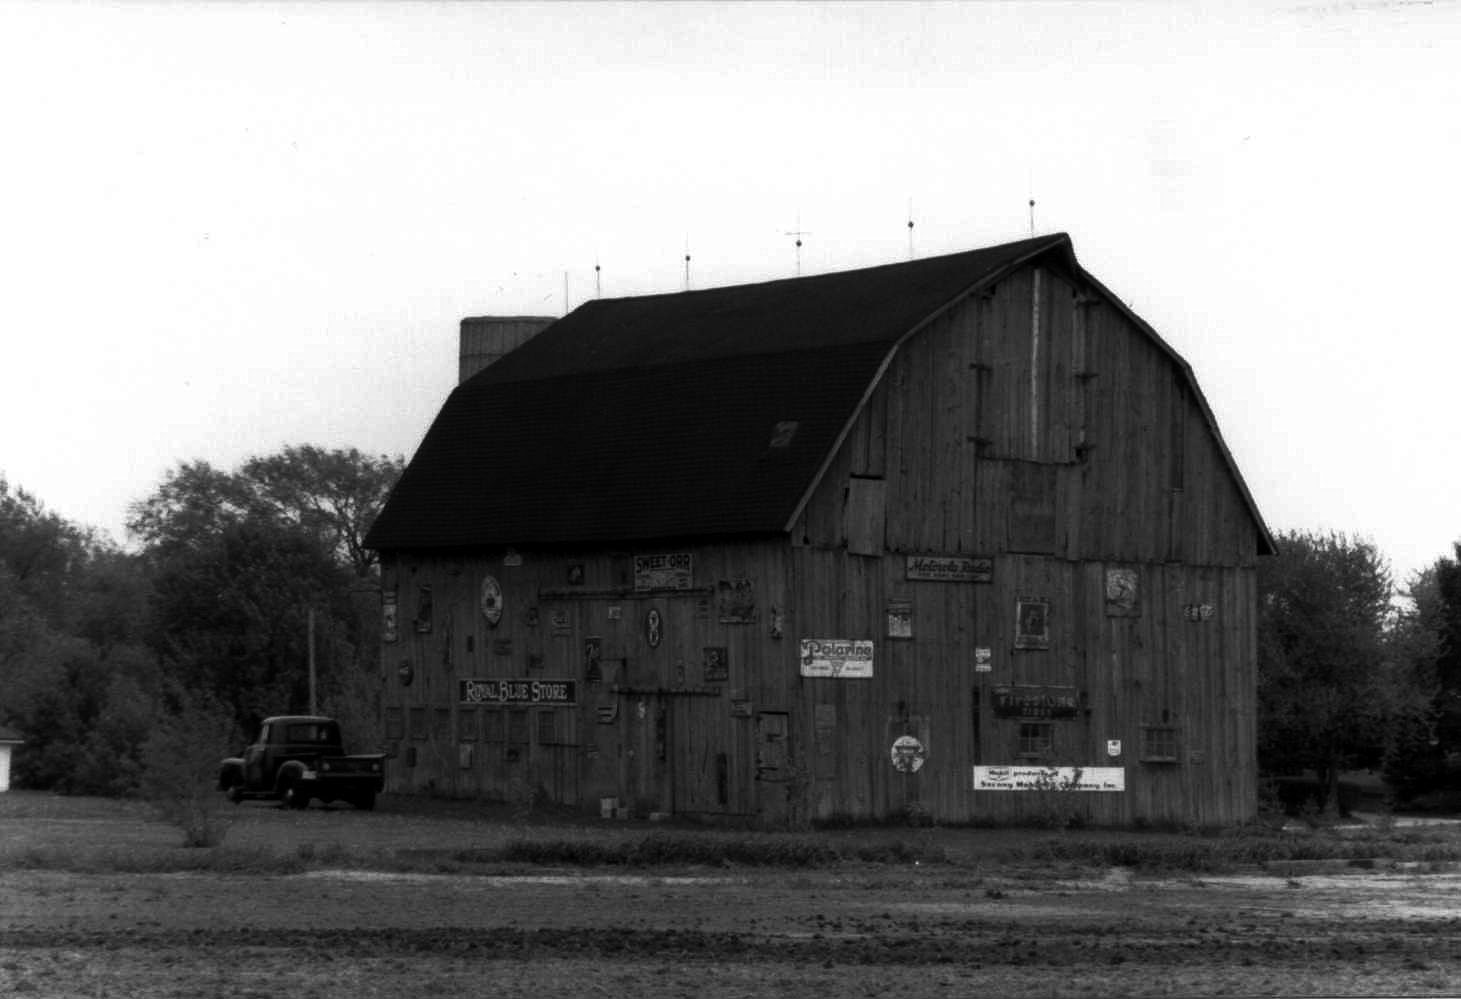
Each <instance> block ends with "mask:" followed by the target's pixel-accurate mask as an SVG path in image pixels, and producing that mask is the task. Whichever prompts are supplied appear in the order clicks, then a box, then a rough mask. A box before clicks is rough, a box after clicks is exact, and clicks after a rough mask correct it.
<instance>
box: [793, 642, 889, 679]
mask: <svg viewBox="0 0 1461 999" xmlns="http://www.w3.org/2000/svg"><path fill="white" fill-rule="evenodd" d="M801 664H802V676H831V677H840V678H853V679H864V678H867V677H871V676H872V675H873V643H872V640H871V639H845V638H803V639H802V640H801Z"/></svg>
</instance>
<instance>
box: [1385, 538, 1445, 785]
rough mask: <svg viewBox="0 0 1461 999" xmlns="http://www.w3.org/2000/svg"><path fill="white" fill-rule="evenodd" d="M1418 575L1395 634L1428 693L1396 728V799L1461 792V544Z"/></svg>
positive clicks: (1391, 772)
mask: <svg viewBox="0 0 1461 999" xmlns="http://www.w3.org/2000/svg"><path fill="white" fill-rule="evenodd" d="M1454 552H1455V557H1454V558H1452V557H1442V558H1439V559H1437V560H1436V561H1435V562H1434V563H1432V564H1431V565H1429V566H1427V567H1426V568H1425V569H1422V570H1421V571H1420V572H1418V573H1416V575H1415V576H1414V578H1413V579H1412V580H1411V581H1410V585H1409V587H1408V591H1407V594H1406V595H1407V597H1408V598H1409V603H1410V607H1409V608H1408V609H1407V610H1406V611H1405V613H1404V614H1403V615H1402V616H1401V627H1400V628H1399V629H1398V631H1400V633H1401V634H1402V635H1403V636H1404V639H1405V643H1406V644H1405V652H1406V655H1405V658H1406V660H1407V661H1408V662H1409V663H1410V664H1411V667H1410V668H1411V670H1412V671H1413V673H1414V675H1415V676H1416V677H1418V678H1419V682H1420V684H1421V685H1422V686H1423V688H1424V690H1425V691H1426V695H1427V696H1426V697H1425V700H1424V704H1423V705H1422V707H1421V708H1420V709H1419V710H1416V711H1414V712H1412V713H1411V715H1410V716H1409V717H1407V718H1406V719H1405V722H1404V724H1402V725H1401V726H1398V731H1397V744H1396V747H1395V752H1394V753H1393V754H1392V759H1391V761H1390V764H1389V765H1388V766H1387V776H1388V777H1389V778H1390V780H1391V782H1392V783H1393V784H1394V785H1395V787H1396V789H1397V792H1398V794H1399V796H1400V797H1401V798H1403V799H1410V798H1414V797H1416V796H1419V795H1421V794H1424V793H1426V792H1429V791H1435V790H1441V789H1451V788H1456V787H1458V786H1461V543H1458V544H1456V545H1455V546H1454Z"/></svg>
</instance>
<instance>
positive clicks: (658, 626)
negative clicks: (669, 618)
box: [644, 607, 665, 649]
mask: <svg viewBox="0 0 1461 999" xmlns="http://www.w3.org/2000/svg"><path fill="white" fill-rule="evenodd" d="M664 637H665V619H664V618H663V617H661V616H660V612H659V609H658V608H656V607H651V608H650V609H649V613H648V614H645V615H644V639H645V641H647V642H649V647H650V648H651V649H657V648H659V643H660V641H661V640H662V639H663V638H664Z"/></svg>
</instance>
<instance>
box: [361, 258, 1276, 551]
mask: <svg viewBox="0 0 1461 999" xmlns="http://www.w3.org/2000/svg"><path fill="white" fill-rule="evenodd" d="M1037 258H1054V259H1053V261H1052V262H1053V263H1056V264H1057V265H1058V266H1060V267H1061V268H1062V269H1064V270H1066V271H1068V272H1071V273H1073V274H1077V275H1079V276H1080V277H1081V279H1082V280H1086V281H1089V282H1090V283H1091V285H1092V286H1093V287H1095V288H1098V289H1100V290H1101V291H1102V292H1103V293H1105V289H1104V288H1101V286H1100V285H1099V282H1095V281H1094V280H1093V279H1090V278H1089V275H1086V274H1085V272H1084V271H1082V270H1081V269H1080V267H1079V265H1078V264H1077V263H1076V261H1075V254H1074V250H1073V249H1072V247H1071V242H1070V238H1069V237H1068V236H1066V235H1065V234H1063V233H1062V234H1056V235H1051V236H1042V237H1038V238H1034V239H1027V240H1020V241H1019V242H1014V243H1007V244H1003V245H1000V246H993V247H987V248H984V249H978V250H970V251H967V252H964V253H956V254H950V255H946V256H939V257H931V258H926V259H922V260H916V261H910V262H906V263H897V264H887V265H884V266H880V267H869V268H864V269H860V270H852V271H842V272H838V273H834V274H823V275H817V276H813V277H803V278H793V279H787V280H781V281H768V282H764V283H760V284H750V285H737V286H732V287H724V288H711V289H707V290H703V291H687V292H678V293H673V294H664V295H649V296H643V297H635V298H621V299H600V300H596V301H590V302H587V303H585V304H584V305H582V306H580V307H579V308H577V309H575V310H574V311H573V312H571V313H570V314H569V315H567V316H565V317H564V318H562V319H560V320H559V321H558V322H556V323H553V324H552V325H551V326H549V327H548V328H547V329H545V330H543V331H542V332H541V333H539V334H538V335H537V336H536V337H534V338H533V339H531V340H529V341H528V342H527V343H525V344H523V345H522V346H521V347H518V348H517V349H516V350H514V351H513V352H511V353H509V354H507V355H506V356H505V357H503V358H502V359H501V360H499V361H498V362H497V363H496V364H493V365H492V366H490V367H488V368H486V369H485V370H483V371H481V372H480V373H478V374H477V375H475V376H473V377H472V378H470V379H468V380H467V381H465V382H463V383H462V384H461V385H459V386H457V388H456V389H455V390H454V391H453V392H452V393H451V395H450V397H449V398H448V399H447V401H446V403H445V405H443V407H442V409H441V412H440V413H439V414H438V416H437V418H436V420H435V422H434V423H433V424H432V426H431V428H430V430H429V431H428V432H427V434H426V437H425V439H424V440H423V442H422V444H421V447H420V449H419V450H418V451H417V453H416V455H415V457H414V458H413V459H412V460H411V462H410V464H409V465H408V466H407V468H406V471H405V473H404V475H402V477H401V480H400V482H399V483H398V484H397V486H396V488H395V490H394V491H393V493H392V494H391V497H390V500H389V501H388V502H387V504H386V507H385V509H384V510H383V511H382V513H381V515H380V517H379V518H378V519H377V521H376V522H375V524H374V526H373V527H372V528H371V531H370V534H369V536H368V537H367V539H366V544H367V545H368V546H369V547H371V548H375V549H378V550H384V549H419V550H425V549H442V548H475V547H495V546H505V545H528V544H578V543H588V544H601V543H612V542H628V541H650V540H656V539H666V540H667V539H671V538H690V537H729V536H747V535H753V536H755V535H759V536H767V535H775V534H779V533H784V532H786V531H788V530H790V527H791V524H792V522H793V521H794V520H795V518H796V516H797V515H798V513H799V511H800V509H801V507H802V505H803V503H804V502H805V499H806V497H807V496H809V495H810V493H811V491H812V490H813V489H814V488H815V487H816V485H817V482H818V481H819V479H820V477H821V475H822V473H823V471H824V469H825V468H826V466H827V463H828V462H829V460H830V458H831V456H832V455H833V453H834V452H835V451H836V448H837V446H838V444H839V443H840V441H841V439H842V436H843V435H844V434H845V433H846V430H847V428H849V427H850V426H851V425H852V421H853V420H854V419H855V418H856V416H857V415H858V413H859V411H860V408H861V406H862V404H863V402H864V401H865V400H866V399H867V398H868V396H869V395H870V394H871V393H872V391H873V389H874V388H876V386H877V384H878V381H879V379H880V377H881V375H882V373H883V371H885V370H886V368H887V365H888V364H889V363H890V361H891V360H892V358H893V356H894V354H895V353H896V351H897V348H898V345H899V344H900V343H901V342H902V341H903V340H904V339H906V338H907V337H909V336H911V335H913V334H914V333H916V332H917V331H918V330H919V329H921V328H922V327H923V326H924V325H925V324H927V323H928V322H930V321H931V320H933V319H934V318H936V317H938V316H939V315H941V314H943V313H944V312H945V311H947V310H948V309H949V308H951V307H953V306H954V305H956V304H957V303H958V302H960V301H962V300H963V299H964V298H966V297H967V296H968V295H970V294H972V293H974V292H976V291H978V290H979V289H981V288H983V287H985V286H988V285H991V284H993V283H995V282H997V281H999V280H1000V279H1001V278H1002V277H1004V276H1005V275H1007V274H1009V273H1010V272H1011V271H1013V270H1015V269H1016V268H1019V267H1022V266H1024V265H1026V264H1028V263H1030V262H1032V261H1034V260H1035V259H1037ZM1106 294H1108V296H1109V293H1106ZM1111 301H1112V302H1113V303H1114V304H1115V305H1116V306H1117V307H1118V308H1120V309H1121V310H1122V311H1123V312H1124V313H1126V314H1128V315H1129V316H1130V313H1129V310H1126V309H1125V307H1124V306H1122V305H1121V303H1120V302H1119V301H1117V300H1116V299H1115V298H1114V296H1112V297H1111ZM1130 317H1131V318H1132V319H1134V320H1135V321H1136V322H1137V323H1138V324H1139V325H1140V328H1141V329H1143V330H1144V331H1145V332H1147V333H1148V334H1149V335H1150V336H1151V337H1153V338H1154V339H1155V340H1156V342H1157V343H1159V344H1160V345H1161V347H1162V349H1163V350H1165V351H1166V352H1167V353H1168V354H1169V355H1170V356H1171V357H1172V358H1173V359H1174V360H1175V361H1176V362H1177V363H1178V364H1179V365H1181V367H1182V368H1183V369H1184V370H1186V371H1187V374H1188V380H1189V382H1191V384H1192V388H1193V390H1194V395H1195V397H1196V398H1198V399H1199V400H1201V394H1200V392H1198V391H1197V390H1196V383H1195V381H1194V380H1192V378H1191V372H1190V369H1187V366H1186V363H1185V362H1183V361H1182V359H1181V358H1180V357H1178V356H1177V355H1176V354H1175V352H1173V351H1172V350H1171V348H1170V347H1168V346H1167V345H1166V344H1165V343H1163V342H1162V341H1161V339H1160V338H1159V337H1157V335H1156V333H1155V332H1154V331H1152V330H1151V328H1150V327H1148V326H1147V325H1146V324H1145V323H1142V322H1141V321H1140V320H1139V319H1136V317H1135V316H1130ZM1203 410H1204V413H1205V414H1206V415H1207V418H1208V421H1209V424H1210V425H1212V429H1213V432H1214V434H1216V432H1217V428H1216V425H1215V424H1214V423H1213V422H1212V418H1211V413H1210V412H1209V411H1208V410H1207V408H1206V404H1205V403H1203ZM1218 440H1219V442H1220V441H1221V438H1220V437H1218ZM1223 453H1224V455H1225V456H1226V457H1227V459H1228V463H1229V467H1230V468H1232V471H1233V474H1234V476H1235V478H1236V479H1237V481H1238V483H1239V486H1240V488H1242V489H1243V493H1244V497H1245V499H1247V501H1248V503H1249V506H1250V508H1251V509H1252V510H1253V514H1254V520H1255V522H1256V523H1257V524H1258V525H1259V531H1260V535H1261V536H1262V537H1264V538H1266V537H1267V531H1266V529H1265V528H1264V527H1263V526H1262V520H1261V518H1260V517H1259V516H1258V514H1257V510H1256V507H1254V506H1253V504H1252V500H1251V497H1249V496H1248V494H1247V490H1246V488H1245V487H1243V486H1242V479H1241V477H1238V473H1237V469H1236V467H1235V466H1233V465H1232V461H1231V457H1230V456H1228V455H1227V451H1226V448H1224V449H1223Z"/></svg>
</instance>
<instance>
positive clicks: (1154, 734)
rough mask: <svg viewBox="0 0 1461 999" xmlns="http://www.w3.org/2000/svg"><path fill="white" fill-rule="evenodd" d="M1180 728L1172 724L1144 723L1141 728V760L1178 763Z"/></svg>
mask: <svg viewBox="0 0 1461 999" xmlns="http://www.w3.org/2000/svg"><path fill="white" fill-rule="evenodd" d="M1177 735H1178V730H1177V729H1176V728H1175V727H1173V726H1170V725H1143V726H1142V729H1141V761H1142V762H1143V763H1176V762H1177V759H1178V757H1177V746H1178V739H1177Z"/></svg>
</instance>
